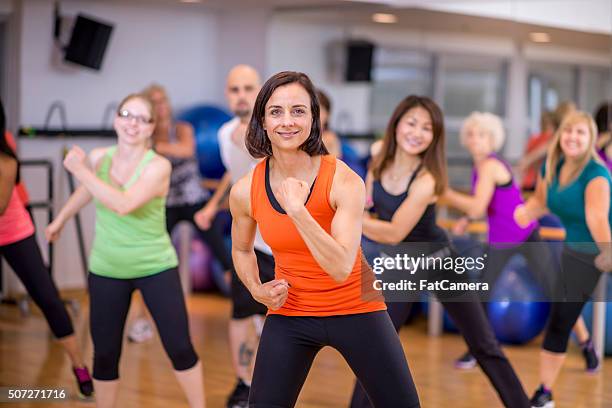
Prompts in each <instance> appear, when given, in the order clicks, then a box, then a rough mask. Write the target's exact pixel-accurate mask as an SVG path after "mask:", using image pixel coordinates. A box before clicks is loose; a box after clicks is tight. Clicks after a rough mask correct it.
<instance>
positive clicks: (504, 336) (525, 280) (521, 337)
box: [488, 256, 550, 344]
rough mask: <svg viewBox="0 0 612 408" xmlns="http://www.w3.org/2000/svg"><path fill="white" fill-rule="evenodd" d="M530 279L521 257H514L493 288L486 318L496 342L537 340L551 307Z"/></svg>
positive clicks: (520, 342) (511, 342)
mask: <svg viewBox="0 0 612 408" xmlns="http://www.w3.org/2000/svg"><path fill="white" fill-rule="evenodd" d="M543 298H544V293H543V292H542V289H540V288H539V287H538V285H537V283H536V281H535V280H534V279H533V278H532V276H531V273H530V272H529V270H528V269H527V266H526V262H525V259H524V258H523V257H517V256H515V257H513V258H512V259H510V261H509V262H508V264H507V265H506V267H505V268H504V270H503V271H502V273H501V276H500V277H499V279H498V281H497V284H496V285H495V287H494V288H493V293H492V296H491V302H490V303H489V304H488V315H489V322H490V323H491V327H492V328H493V331H494V332H495V335H496V336H497V339H498V340H499V341H501V342H503V343H508V344H524V343H527V342H528V341H530V340H531V339H533V338H534V337H536V336H537V335H538V334H540V332H541V331H542V329H544V326H546V322H547V320H548V315H549V313H550V303H548V302H538V301H536V300H540V299H543Z"/></svg>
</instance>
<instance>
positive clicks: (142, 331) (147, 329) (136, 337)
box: [128, 318, 153, 343]
mask: <svg viewBox="0 0 612 408" xmlns="http://www.w3.org/2000/svg"><path fill="white" fill-rule="evenodd" d="M152 338H153V328H152V327H151V323H149V321H148V320H147V319H144V318H140V319H137V320H136V321H135V322H134V323H133V324H132V326H131V327H130V330H129V331H128V340H129V341H131V342H132V343H144V342H145V341H147V340H150V339H152Z"/></svg>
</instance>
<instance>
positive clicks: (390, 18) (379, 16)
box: [372, 13, 397, 24]
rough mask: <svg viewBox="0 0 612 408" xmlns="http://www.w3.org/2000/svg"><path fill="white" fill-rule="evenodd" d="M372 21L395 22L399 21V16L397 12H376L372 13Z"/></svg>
mask: <svg viewBox="0 0 612 408" xmlns="http://www.w3.org/2000/svg"><path fill="white" fill-rule="evenodd" d="M372 21H374V22H375V23H381V24H393V23H397V16H396V15H395V14H388V13H375V14H372Z"/></svg>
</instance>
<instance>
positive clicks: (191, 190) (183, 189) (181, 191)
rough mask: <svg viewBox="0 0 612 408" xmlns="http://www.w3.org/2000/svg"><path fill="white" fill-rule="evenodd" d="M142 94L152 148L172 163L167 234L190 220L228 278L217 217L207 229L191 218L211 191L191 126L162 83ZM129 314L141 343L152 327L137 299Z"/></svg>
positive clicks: (132, 331) (132, 334) (229, 262)
mask: <svg viewBox="0 0 612 408" xmlns="http://www.w3.org/2000/svg"><path fill="white" fill-rule="evenodd" d="M143 94H144V95H145V96H147V97H148V98H149V100H150V101H151V103H152V104H153V109H154V110H155V130H154V131H153V136H152V137H151V141H152V142H153V149H154V150H155V152H156V153H158V154H160V155H162V156H163V157H165V158H166V159H168V161H170V164H171V165H172V172H171V173H170V188H169V190H168V196H167V198H166V227H167V229H168V233H169V234H172V230H174V227H176V225H177V224H178V223H179V222H181V221H187V222H189V223H191V224H192V225H193V227H194V228H195V230H196V231H197V233H198V235H199V237H200V238H201V239H202V241H204V242H205V243H206V245H208V247H209V248H210V250H211V252H212V253H213V255H214V256H215V258H217V260H219V262H220V263H221V265H222V266H223V270H224V271H225V272H226V275H225V276H228V277H229V276H230V275H229V273H230V271H231V270H232V268H233V264H232V257H231V255H230V253H229V251H228V250H227V248H226V246H225V243H224V240H223V235H222V233H221V229H220V227H219V226H218V223H217V222H216V219H213V221H212V223H211V224H210V225H209V226H208V228H206V229H202V228H200V227H199V226H198V225H197V224H196V223H195V221H194V216H195V214H196V213H197V212H198V210H199V209H201V208H203V207H204V206H205V205H206V203H207V201H208V200H209V199H210V198H211V194H210V191H208V190H207V189H205V188H203V187H202V185H201V183H200V173H199V170H198V160H197V158H196V156H195V154H196V152H195V138H194V135H193V127H192V126H191V125H190V124H189V123H187V122H182V121H176V120H175V119H174V117H173V115H172V109H171V106H170V101H169V99H168V94H167V93H166V90H165V89H164V87H162V86H161V85H157V84H152V85H150V86H148V87H147V88H145V90H144V91H143ZM132 314H133V315H135V316H136V318H135V320H134V322H133V323H132V324H131V325H130V328H129V330H128V340H130V341H132V342H135V343H141V342H144V341H147V340H149V339H150V338H152V337H153V330H152V328H151V324H150V323H149V320H148V319H147V317H146V314H145V310H144V307H143V304H142V301H141V300H140V298H137V299H136V301H135V302H134V304H133V305H132Z"/></svg>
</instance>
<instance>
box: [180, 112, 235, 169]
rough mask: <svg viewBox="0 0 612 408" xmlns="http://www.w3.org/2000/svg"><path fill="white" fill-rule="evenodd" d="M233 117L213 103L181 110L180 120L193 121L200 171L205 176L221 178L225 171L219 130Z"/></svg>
mask: <svg viewBox="0 0 612 408" xmlns="http://www.w3.org/2000/svg"><path fill="white" fill-rule="evenodd" d="M231 118H232V117H231V116H230V115H229V114H228V113H227V112H225V111H224V110H223V109H220V108H218V107H215V106H211V105H199V106H195V107H193V108H190V109H187V110H185V111H183V112H181V114H180V115H178V116H177V119H178V120H182V121H185V122H189V123H191V126H193V130H194V133H195V139H196V150H197V156H198V162H199V165H200V173H201V174H202V176H204V177H205V178H212V179H219V178H221V177H222V176H223V173H225V167H224V166H223V163H222V162H221V154H220V152H219V143H218V140H217V132H218V131H219V128H220V127H221V126H222V125H223V124H224V123H225V122H227V121H228V120H230V119H231Z"/></svg>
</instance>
